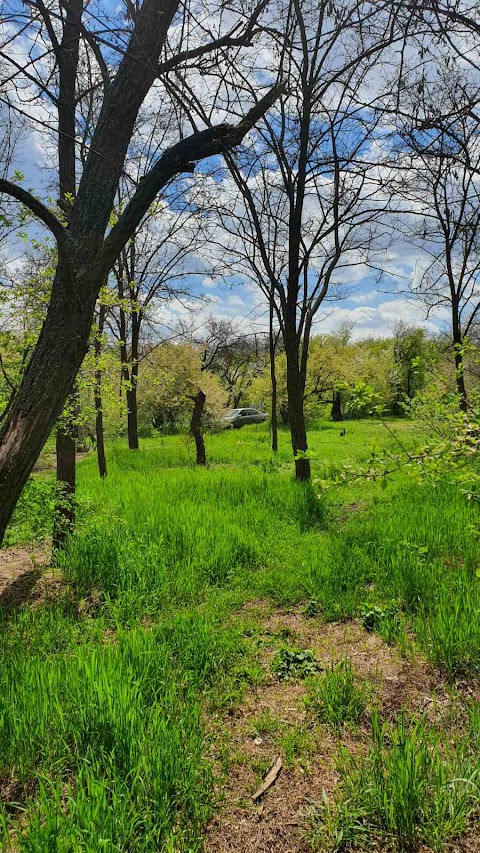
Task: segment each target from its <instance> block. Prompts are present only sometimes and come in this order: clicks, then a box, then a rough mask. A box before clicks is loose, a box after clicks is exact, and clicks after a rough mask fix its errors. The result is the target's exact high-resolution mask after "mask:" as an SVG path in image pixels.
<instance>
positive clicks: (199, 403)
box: [190, 389, 207, 465]
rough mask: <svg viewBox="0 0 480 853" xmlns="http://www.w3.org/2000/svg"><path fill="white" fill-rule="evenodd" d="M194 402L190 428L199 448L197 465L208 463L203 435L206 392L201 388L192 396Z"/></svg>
mask: <svg viewBox="0 0 480 853" xmlns="http://www.w3.org/2000/svg"><path fill="white" fill-rule="evenodd" d="M190 399H191V400H193V402H194V404H195V405H194V407H193V414H192V419H191V421H190V430H191V433H192V435H193V438H194V439H195V447H196V449H197V465H206V462H207V458H206V455H205V442H204V440H203V435H202V415H203V409H204V407H205V400H206V397H205V394H204V393H203V391H201V390H200V389H199V390H198V394H196V395H195V397H193V396H191V397H190Z"/></svg>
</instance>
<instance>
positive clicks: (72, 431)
mask: <svg viewBox="0 0 480 853" xmlns="http://www.w3.org/2000/svg"><path fill="white" fill-rule="evenodd" d="M76 429H77V427H76V421H75V418H74V417H71V418H68V419H67V422H66V423H65V424H64V425H62V426H60V427H58V429H57V436H56V445H55V449H56V454H57V492H56V495H57V497H56V502H55V512H54V520H53V537H52V547H53V549H54V550H58V549H59V548H61V547H62V546H63V545H64V543H65V541H66V539H67V538H68V536H69V535H70V534H71V533H73V529H74V526H75V483H76V458H75V456H76V452H77V440H76Z"/></svg>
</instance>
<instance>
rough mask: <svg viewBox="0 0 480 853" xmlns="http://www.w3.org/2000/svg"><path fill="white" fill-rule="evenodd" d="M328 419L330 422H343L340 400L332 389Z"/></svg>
mask: <svg viewBox="0 0 480 853" xmlns="http://www.w3.org/2000/svg"><path fill="white" fill-rule="evenodd" d="M330 417H331V418H332V421H343V412H342V398H341V396H340V393H339V392H338V391H335V388H334V389H333V400H332V409H331V412H330Z"/></svg>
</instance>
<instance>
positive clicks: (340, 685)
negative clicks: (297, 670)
mask: <svg viewBox="0 0 480 853" xmlns="http://www.w3.org/2000/svg"><path fill="white" fill-rule="evenodd" d="M308 687H309V690H308V695H307V697H306V705H307V708H309V709H310V710H312V711H313V712H314V714H315V715H316V716H317V717H318V718H319V719H320V720H321V722H322V723H327V725H328V726H330V728H331V729H333V730H334V731H339V730H341V729H342V727H343V726H344V725H345V724H346V723H350V724H352V725H353V724H355V723H358V721H359V719H360V717H361V716H362V714H363V713H364V711H365V709H366V707H367V690H366V686H365V685H364V684H357V683H356V680H355V672H354V670H353V668H352V666H351V664H350V663H349V662H348V661H347V660H341V661H339V662H338V663H336V664H332V665H331V667H330V668H329V669H328V670H327V671H326V672H325V674H324V675H323V676H322V677H321V678H319V679H312V680H311V681H310V683H309V685H308Z"/></svg>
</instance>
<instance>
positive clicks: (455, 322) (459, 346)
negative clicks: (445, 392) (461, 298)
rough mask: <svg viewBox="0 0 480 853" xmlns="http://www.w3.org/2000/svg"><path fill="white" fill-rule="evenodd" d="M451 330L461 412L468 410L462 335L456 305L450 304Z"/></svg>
mask: <svg viewBox="0 0 480 853" xmlns="http://www.w3.org/2000/svg"><path fill="white" fill-rule="evenodd" d="M452 332H453V335H452V337H453V346H454V349H455V381H456V384H457V391H458V394H459V397H460V400H459V407H460V411H461V412H467V411H468V398H467V387H466V385H465V364H464V360H463V344H464V341H463V335H462V330H461V324H460V317H459V312H458V306H457V305H456V304H454V305H453V306H452Z"/></svg>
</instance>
